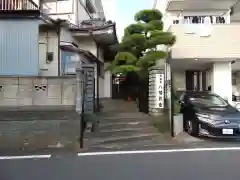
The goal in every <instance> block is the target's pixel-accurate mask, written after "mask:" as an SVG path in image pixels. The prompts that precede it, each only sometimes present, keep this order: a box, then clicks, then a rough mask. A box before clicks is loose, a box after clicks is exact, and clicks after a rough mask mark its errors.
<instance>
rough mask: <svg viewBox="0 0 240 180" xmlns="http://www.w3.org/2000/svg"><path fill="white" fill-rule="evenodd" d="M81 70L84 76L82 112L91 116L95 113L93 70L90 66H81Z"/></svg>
mask: <svg viewBox="0 0 240 180" xmlns="http://www.w3.org/2000/svg"><path fill="white" fill-rule="evenodd" d="M82 69H83V72H84V73H85V74H86V87H85V88H86V92H85V101H84V112H85V113H87V114H91V113H94V112H95V73H94V72H95V71H94V70H95V69H94V66H91V65H83V66H82Z"/></svg>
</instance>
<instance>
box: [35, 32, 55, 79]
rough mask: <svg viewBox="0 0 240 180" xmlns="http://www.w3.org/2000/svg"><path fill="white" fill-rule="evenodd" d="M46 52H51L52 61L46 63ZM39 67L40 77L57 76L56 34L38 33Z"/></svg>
mask: <svg viewBox="0 0 240 180" xmlns="http://www.w3.org/2000/svg"><path fill="white" fill-rule="evenodd" d="M47 52H53V61H52V62H51V63H50V64H47V63H46V54H47ZM39 67H40V68H41V69H40V75H41V76H57V74H58V68H57V67H58V39H57V34H56V32H53V31H49V32H40V33H39Z"/></svg>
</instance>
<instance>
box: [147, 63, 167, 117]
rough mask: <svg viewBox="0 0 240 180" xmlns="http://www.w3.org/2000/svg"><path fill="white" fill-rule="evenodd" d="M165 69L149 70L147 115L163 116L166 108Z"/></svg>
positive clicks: (153, 68)
mask: <svg viewBox="0 0 240 180" xmlns="http://www.w3.org/2000/svg"><path fill="white" fill-rule="evenodd" d="M164 91H165V69H164V67H161V66H160V67H152V68H151V69H149V98H148V104H149V114H150V115H153V116H158V115H161V114H163V112H164V108H165V106H166V103H165V97H164Z"/></svg>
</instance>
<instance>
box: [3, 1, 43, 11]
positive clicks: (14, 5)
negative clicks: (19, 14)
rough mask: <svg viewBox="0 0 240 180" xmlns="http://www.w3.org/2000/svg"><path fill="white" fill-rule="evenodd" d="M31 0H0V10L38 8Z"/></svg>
mask: <svg viewBox="0 0 240 180" xmlns="http://www.w3.org/2000/svg"><path fill="white" fill-rule="evenodd" d="M38 9H39V7H38V5H37V4H36V3H35V2H33V0H0V11H21V10H38Z"/></svg>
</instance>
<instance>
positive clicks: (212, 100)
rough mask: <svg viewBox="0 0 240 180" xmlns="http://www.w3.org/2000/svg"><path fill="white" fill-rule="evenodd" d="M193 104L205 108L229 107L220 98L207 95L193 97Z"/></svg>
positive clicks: (190, 98) (191, 98)
mask: <svg viewBox="0 0 240 180" xmlns="http://www.w3.org/2000/svg"><path fill="white" fill-rule="evenodd" d="M189 100H190V102H191V103H193V104H195V105H199V106H205V107H223V106H227V103H226V101H224V100H223V99H222V98H221V97H220V96H217V95H213V94H207V95H191V96H190V97H189Z"/></svg>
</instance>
